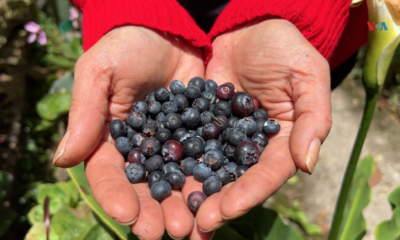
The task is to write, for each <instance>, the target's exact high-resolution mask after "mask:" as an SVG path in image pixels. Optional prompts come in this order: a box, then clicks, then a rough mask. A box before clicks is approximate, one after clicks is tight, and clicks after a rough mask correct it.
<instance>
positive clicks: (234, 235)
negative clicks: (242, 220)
mask: <svg viewBox="0 0 400 240" xmlns="http://www.w3.org/2000/svg"><path fill="white" fill-rule="evenodd" d="M213 239H229V240H246V238H244V237H242V236H241V235H240V234H239V233H238V232H236V231H235V230H234V229H232V228H230V227H228V226H226V225H223V226H222V227H220V228H219V229H218V230H217V231H215V235H214V237H213Z"/></svg>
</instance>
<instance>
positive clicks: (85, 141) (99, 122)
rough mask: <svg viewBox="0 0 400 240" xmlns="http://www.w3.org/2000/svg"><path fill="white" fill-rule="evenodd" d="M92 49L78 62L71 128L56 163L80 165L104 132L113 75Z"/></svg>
mask: <svg viewBox="0 0 400 240" xmlns="http://www.w3.org/2000/svg"><path fill="white" fill-rule="evenodd" d="M89 52H90V51H89ZM89 52H87V53H85V54H84V55H83V56H82V57H81V58H80V59H79V60H78V61H77V63H76V65H75V79H74V85H73V91H72V102H71V109H70V111H69V118H68V128H67V131H66V133H65V135H64V137H63V138H62V140H61V142H60V144H59V145H58V148H57V151H56V153H55V155H54V159H53V165H54V166H56V167H64V168H67V167H73V166H76V165H78V164H79V163H81V162H82V161H84V160H85V159H86V158H87V157H88V156H89V155H90V154H91V153H92V152H93V151H94V149H95V148H96V146H97V145H98V144H99V142H100V140H101V138H102V136H103V131H104V123H105V121H106V118H107V113H108V110H107V107H108V91H109V90H108V89H109V86H110V78H111V76H110V70H109V69H106V68H105V67H102V66H104V65H105V64H99V63H98V62H99V61H96V58H93V57H90V53H89ZM96 62H97V63H96Z"/></svg>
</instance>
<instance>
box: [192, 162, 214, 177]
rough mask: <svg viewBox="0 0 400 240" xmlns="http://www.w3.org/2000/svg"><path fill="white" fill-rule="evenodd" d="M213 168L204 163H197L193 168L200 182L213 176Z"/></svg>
mask: <svg viewBox="0 0 400 240" xmlns="http://www.w3.org/2000/svg"><path fill="white" fill-rule="evenodd" d="M211 172H212V170H211V168H210V167H208V166H206V165H205V164H204V163H200V164H197V165H196V166H195V167H194V169H193V177H194V179H196V180H197V181H199V182H204V180H206V179H207V178H208V177H210V176H211Z"/></svg>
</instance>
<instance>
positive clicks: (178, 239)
mask: <svg viewBox="0 0 400 240" xmlns="http://www.w3.org/2000/svg"><path fill="white" fill-rule="evenodd" d="M167 233H168V236H169V237H170V238H172V239H175V240H181V239H183V238H174V237H173V236H171V234H169V232H168V231H167Z"/></svg>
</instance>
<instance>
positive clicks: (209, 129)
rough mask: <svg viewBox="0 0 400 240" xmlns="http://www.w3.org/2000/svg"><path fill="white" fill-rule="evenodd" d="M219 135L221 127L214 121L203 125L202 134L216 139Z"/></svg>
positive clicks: (207, 137) (206, 137)
mask: <svg viewBox="0 0 400 240" xmlns="http://www.w3.org/2000/svg"><path fill="white" fill-rule="evenodd" d="M218 135H219V127H218V126H217V125H215V124H214V123H212V122H211V123H207V124H206V125H204V126H203V130H202V136H203V137H204V138H205V139H216V138H218Z"/></svg>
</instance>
